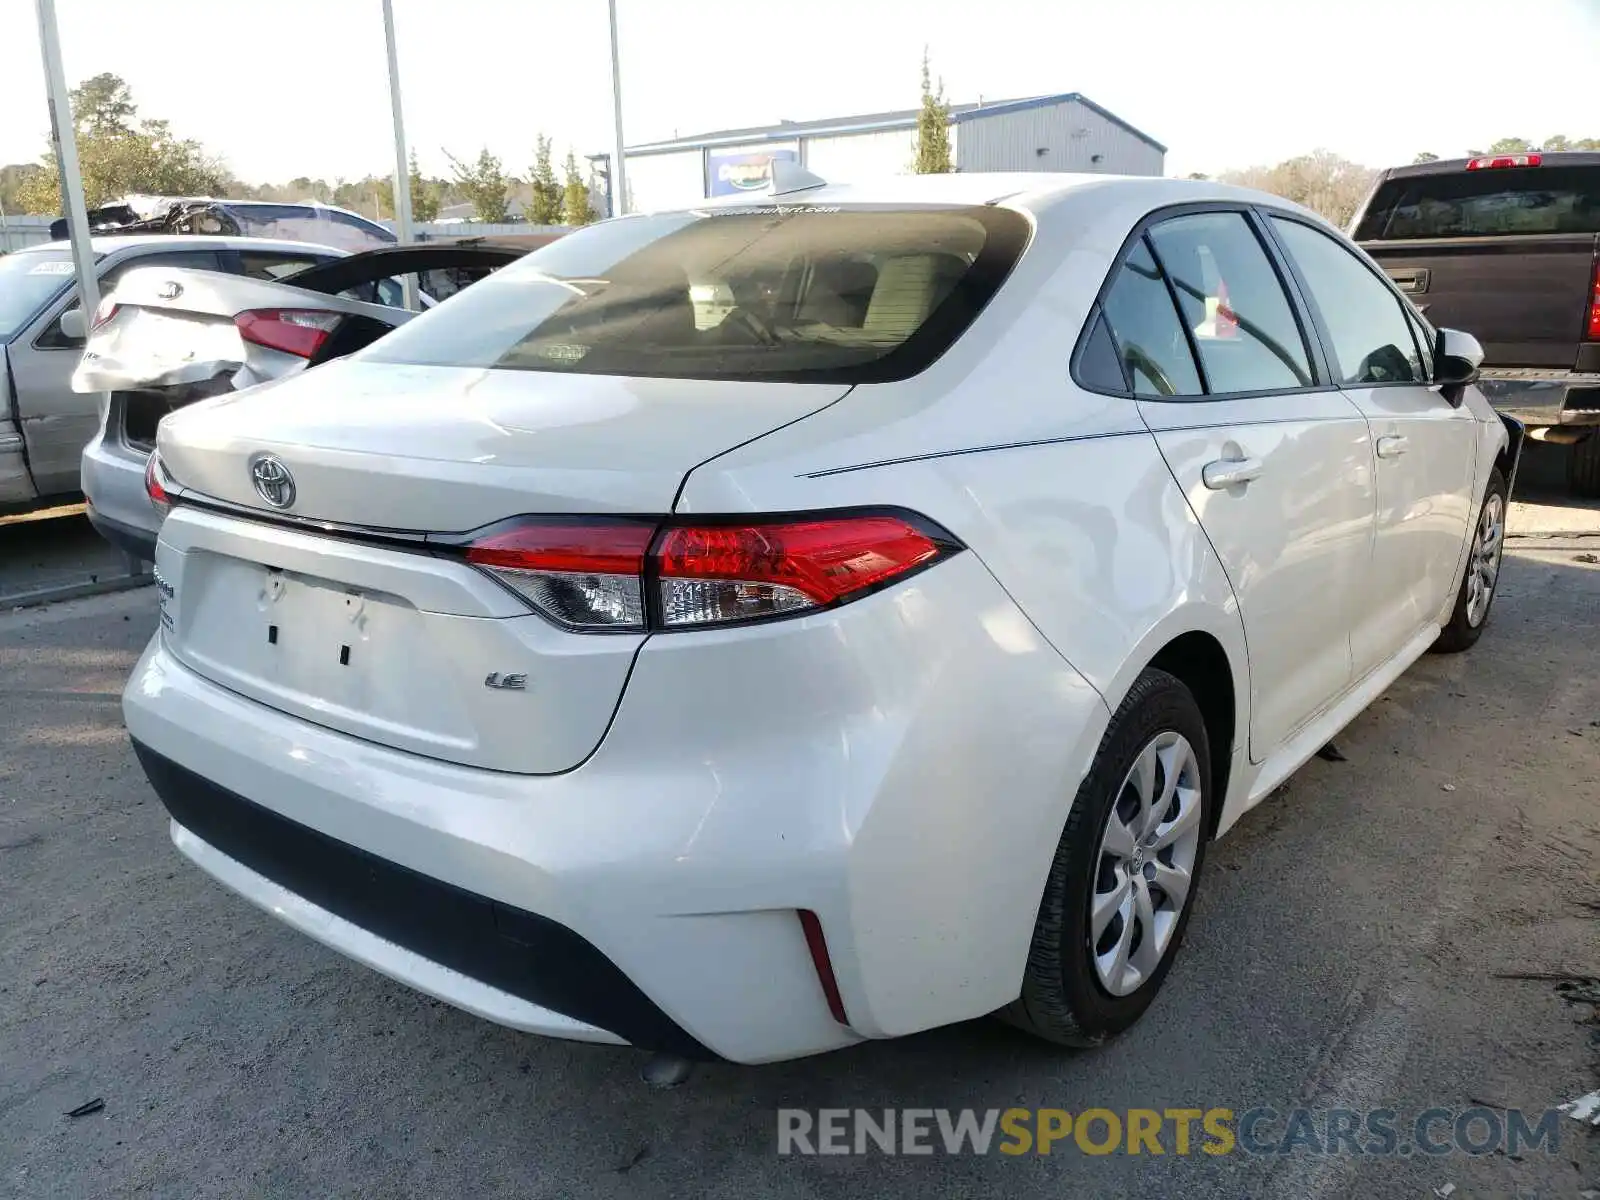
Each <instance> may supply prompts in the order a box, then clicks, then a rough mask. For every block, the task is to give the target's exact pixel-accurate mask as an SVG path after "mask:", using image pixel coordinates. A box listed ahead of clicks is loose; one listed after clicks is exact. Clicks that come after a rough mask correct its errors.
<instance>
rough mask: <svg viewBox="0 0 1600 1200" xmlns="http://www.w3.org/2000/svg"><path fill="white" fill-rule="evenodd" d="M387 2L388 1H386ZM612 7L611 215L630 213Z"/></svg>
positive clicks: (613, 10) (614, 1)
mask: <svg viewBox="0 0 1600 1200" xmlns="http://www.w3.org/2000/svg"><path fill="white" fill-rule="evenodd" d="M386 2H387V0H386ZM609 4H610V7H611V112H612V116H613V118H614V119H615V121H616V132H617V136H616V146H615V150H614V151H613V153H612V156H611V215H612V216H613V217H620V216H621V215H622V214H623V213H625V212H627V211H628V177H627V173H626V172H625V171H624V169H623V165H622V66H621V62H620V60H619V59H618V56H617V0H609Z"/></svg>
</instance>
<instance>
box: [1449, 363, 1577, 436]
mask: <svg viewBox="0 0 1600 1200" xmlns="http://www.w3.org/2000/svg"><path fill="white" fill-rule="evenodd" d="M1478 387H1479V388H1480V389H1481V390H1482V392H1483V394H1484V396H1485V397H1487V399H1488V400H1489V403H1491V404H1492V405H1494V407H1495V409H1496V410H1497V411H1499V412H1501V413H1504V414H1505V415H1506V416H1509V417H1515V418H1516V419H1517V420H1519V421H1521V422H1522V423H1523V424H1524V425H1526V426H1528V427H1529V428H1532V429H1550V428H1555V427H1565V426H1572V427H1576V428H1583V427H1587V426H1600V375H1588V374H1577V373H1575V372H1570V371H1534V370H1529V371H1509V370H1502V371H1497V370H1489V371H1485V372H1484V373H1483V375H1482V376H1481V377H1480V378H1479V380H1478Z"/></svg>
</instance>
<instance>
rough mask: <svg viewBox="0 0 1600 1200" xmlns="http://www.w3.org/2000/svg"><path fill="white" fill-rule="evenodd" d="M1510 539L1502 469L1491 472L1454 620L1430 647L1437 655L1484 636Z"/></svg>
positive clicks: (1469, 550)
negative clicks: (1507, 531)
mask: <svg viewBox="0 0 1600 1200" xmlns="http://www.w3.org/2000/svg"><path fill="white" fill-rule="evenodd" d="M1505 541H1506V481H1505V477H1504V476H1503V475H1501V474H1500V471H1499V468H1496V469H1495V470H1493V471H1491V472H1490V473H1489V487H1488V488H1487V490H1485V492H1484V494H1483V505H1482V506H1481V507H1480V508H1479V509H1478V524H1477V525H1476V527H1475V528H1474V529H1473V533H1472V542H1471V545H1469V546H1468V548H1467V569H1466V570H1465V571H1464V572H1462V575H1461V591H1460V592H1458V593H1457V594H1456V606H1455V610H1454V611H1453V612H1452V613H1451V614H1450V623H1449V624H1448V625H1446V626H1445V627H1444V629H1443V630H1441V631H1440V633H1439V637H1438V640H1437V641H1435V642H1434V643H1433V645H1432V646H1431V647H1429V649H1431V650H1432V651H1433V652H1434V653H1435V654H1455V653H1457V652H1459V651H1462V650H1465V649H1467V648H1468V647H1469V646H1471V645H1472V644H1473V643H1475V642H1476V641H1477V640H1478V639H1479V638H1480V637H1482V636H1483V627H1484V626H1485V625H1487V624H1488V623H1489V609H1490V606H1492V605H1493V604H1494V595H1495V590H1496V585H1497V584H1498V583H1499V582H1500V557H1501V555H1502V554H1503V553H1504V551H1505Z"/></svg>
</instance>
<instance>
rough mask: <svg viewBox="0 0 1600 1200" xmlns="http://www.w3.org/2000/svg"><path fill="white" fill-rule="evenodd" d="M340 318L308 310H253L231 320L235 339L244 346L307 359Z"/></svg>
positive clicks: (317, 348) (337, 314)
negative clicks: (250, 343) (238, 338)
mask: <svg viewBox="0 0 1600 1200" xmlns="http://www.w3.org/2000/svg"><path fill="white" fill-rule="evenodd" d="M342 319H343V317H342V316H341V315H340V314H339V313H331V312H319V311H318V310H316V309H308V308H257V309H251V310H250V311H248V312H242V313H239V314H238V315H237V316H236V317H234V318H233V323H234V325H235V326H237V327H238V330H239V336H240V337H242V338H244V340H245V341H247V342H254V343H255V344H256V345H258V346H265V347H267V348H268V349H269V350H282V351H283V352H284V353H285V354H293V355H296V356H298V357H300V358H310V357H311V356H312V355H313V354H315V353H316V352H317V351H318V350H320V349H322V343H323V342H325V341H327V340H328V335H329V334H330V333H332V332H333V330H334V327H335V326H337V325H338V324H339V322H340V321H341V320H342Z"/></svg>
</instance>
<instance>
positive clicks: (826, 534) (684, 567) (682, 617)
mask: <svg viewBox="0 0 1600 1200" xmlns="http://www.w3.org/2000/svg"><path fill="white" fill-rule="evenodd" d="M938 554H939V543H938V542H936V541H935V540H934V539H933V538H932V537H930V536H929V535H928V534H927V533H924V532H923V531H922V530H920V529H918V528H916V527H915V526H913V525H911V524H910V523H909V522H907V521H906V520H904V519H903V518H900V517H889V516H867V517H836V518H828V519H823V520H812V521H784V522H771V523H767V522H763V523H761V524H752V525H691V526H686V527H678V528H668V529H667V530H666V532H665V533H664V534H663V535H662V538H661V543H660V545H659V547H658V548H657V550H656V570H657V574H658V575H659V578H660V587H661V622H662V624H663V625H665V626H667V627H668V628H681V627H683V626H687V625H718V624H725V623H727V622H729V621H750V620H756V619H759V618H762V617H775V616H782V615H785V614H789V613H798V612H804V611H805V610H807V609H813V608H821V607H823V606H825V605H828V604H833V603H835V602H837V601H840V600H843V599H846V598H848V597H850V596H852V595H855V594H857V593H859V592H864V591H867V590H868V589H870V588H873V587H876V586H877V585H878V584H880V583H883V582H885V581H886V580H889V579H893V578H894V577H895V576H897V575H903V574H904V573H905V572H907V571H909V570H912V569H913V568H915V567H918V566H920V565H921V564H923V563H925V562H928V561H929V560H930V559H933V558H936V557H938Z"/></svg>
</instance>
